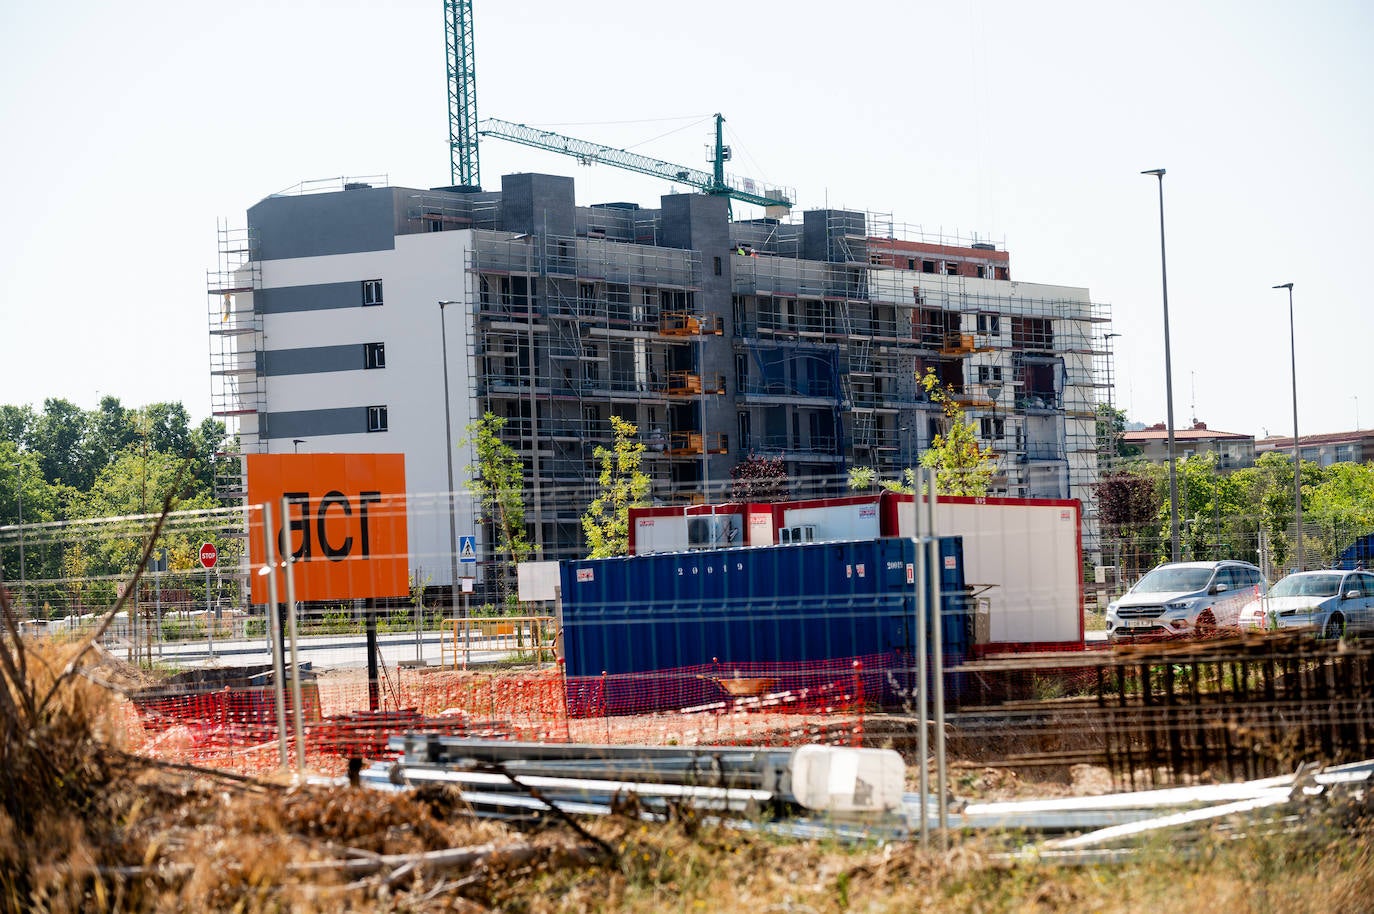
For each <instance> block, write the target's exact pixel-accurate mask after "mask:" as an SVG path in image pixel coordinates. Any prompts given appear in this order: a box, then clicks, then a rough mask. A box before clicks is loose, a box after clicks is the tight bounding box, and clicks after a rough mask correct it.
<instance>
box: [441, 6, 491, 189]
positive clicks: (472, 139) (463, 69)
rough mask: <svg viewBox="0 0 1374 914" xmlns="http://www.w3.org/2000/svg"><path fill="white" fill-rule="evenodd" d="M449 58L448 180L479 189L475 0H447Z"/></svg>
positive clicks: (446, 36)
mask: <svg viewBox="0 0 1374 914" xmlns="http://www.w3.org/2000/svg"><path fill="white" fill-rule="evenodd" d="M444 38H445V42H444V43H445V45H446V46H447V58H448V149H449V153H448V156H449V181H451V182H452V183H453V184H466V185H468V186H470V187H479V186H481V184H482V169H481V165H480V163H479V162H478V159H477V60H476V58H475V57H474V56H473V49H472V0H444Z"/></svg>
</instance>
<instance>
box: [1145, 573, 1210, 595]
mask: <svg viewBox="0 0 1374 914" xmlns="http://www.w3.org/2000/svg"><path fill="white" fill-rule="evenodd" d="M1211 577H1212V569H1210V568H1167V567H1166V568H1156V569H1155V570H1154V571H1152V572H1150V573H1149V574H1147V575H1145V577H1143V578H1141V579H1140V583H1139V584H1137V585H1135V586H1134V587H1132V588H1131V592H1132V593H1178V592H1180V591H1188V590H1201V589H1202V588H1204V587H1206V586H1207V581H1208V580H1209V579H1211Z"/></svg>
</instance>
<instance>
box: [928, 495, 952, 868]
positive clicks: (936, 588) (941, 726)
mask: <svg viewBox="0 0 1374 914" xmlns="http://www.w3.org/2000/svg"><path fill="white" fill-rule="evenodd" d="M927 472H929V473H930V476H929V480H930V482H929V489H930V497H929V498H927V499H926V532H927V533H929V535H930V602H931V613H930V647H931V650H930V658H931V664H932V670H931V684H932V685H933V686H934V689H935V695H934V700H935V791H936V798H935V804H936V809H937V810H938V811H939V825H940V842H941V845H942V846H943V847H944V848H945V849H948V848H949V778H948V773H947V771H946V768H945V641H944V631H943V627H942V625H941V623H942V619H941V615H942V613H943V610H944V606H943V602H942V600H941V587H940V572H941V570H942V567H943V563H942V562H941V561H940V537H939V536H938V535H937V533H936V525H935V508H936V507H937V506H938V505H939V503H940V494H939V493H938V492H937V491H936V489H935V481H936V479H937V478H938V474H937V473H936V471H935V470H934V469H930V470H927Z"/></svg>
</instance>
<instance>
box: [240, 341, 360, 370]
mask: <svg viewBox="0 0 1374 914" xmlns="http://www.w3.org/2000/svg"><path fill="white" fill-rule="evenodd" d="M263 355H264V356H265V358H264V359H263V374H265V375H267V376H268V377H276V376H279V375H289V374H321V373H323V372H327V371H358V370H360V369H362V368H363V367H364V365H363V346H362V344H361V343H353V344H350V345H347V346H312V347H310V348H307V349H276V350H269V351H267V352H265V353H263Z"/></svg>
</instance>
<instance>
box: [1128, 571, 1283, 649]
mask: <svg viewBox="0 0 1374 914" xmlns="http://www.w3.org/2000/svg"><path fill="white" fill-rule="evenodd" d="M1268 589H1269V584H1268V582H1267V581H1265V580H1264V574H1263V573H1262V572H1261V571H1260V570H1259V569H1258V568H1256V567H1255V566H1254V565H1251V564H1250V563H1249V562H1233V561H1225V562H1171V563H1166V564H1163V565H1160V566H1159V567H1158V568H1155V569H1154V570H1153V571H1151V572H1150V573H1149V574H1147V575H1145V577H1143V578H1141V579H1140V580H1139V581H1137V582H1136V585H1135V586H1134V587H1132V588H1131V589H1130V590H1128V591H1126V592H1125V593H1124V594H1122V595H1121V597H1120V598H1119V599H1117V600H1115V601H1113V602H1112V603H1111V604H1110V605H1109V606H1108V607H1107V638H1108V639H1109V640H1111V641H1113V642H1117V643H1120V642H1123V641H1129V640H1131V639H1134V638H1141V637H1153V638H1161V637H1177V636H1180V635H1196V636H1198V637H1207V636H1209V635H1211V634H1213V633H1215V632H1216V630H1217V629H1218V628H1236V627H1237V626H1238V624H1239V622H1240V611H1241V608H1242V607H1243V606H1245V604H1246V603H1248V602H1250V601H1251V600H1253V599H1255V598H1256V597H1261V596H1263V595H1264V593H1265V591H1267V590H1268Z"/></svg>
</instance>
